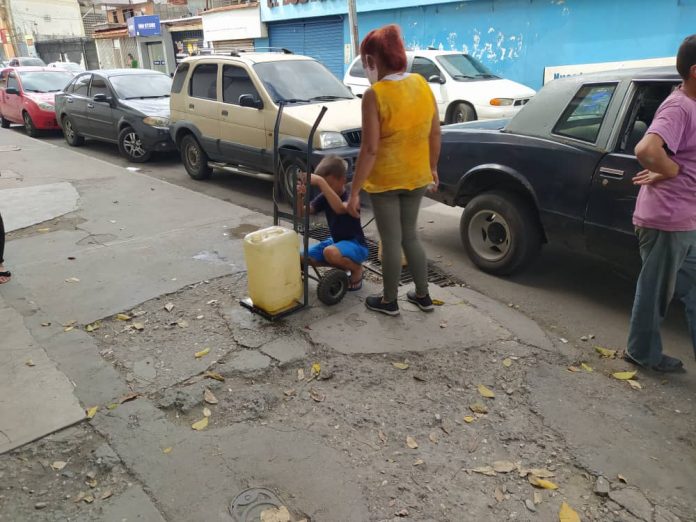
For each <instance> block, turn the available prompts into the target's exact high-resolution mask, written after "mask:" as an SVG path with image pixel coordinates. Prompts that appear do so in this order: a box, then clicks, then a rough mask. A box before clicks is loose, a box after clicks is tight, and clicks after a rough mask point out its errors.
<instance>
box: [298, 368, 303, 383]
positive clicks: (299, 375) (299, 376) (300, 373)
mask: <svg viewBox="0 0 696 522" xmlns="http://www.w3.org/2000/svg"><path fill="white" fill-rule="evenodd" d="M304 379H305V374H304V370H303V369H302V368H300V369H299V370H297V380H298V381H304Z"/></svg>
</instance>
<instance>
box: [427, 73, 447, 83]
mask: <svg viewBox="0 0 696 522" xmlns="http://www.w3.org/2000/svg"><path fill="white" fill-rule="evenodd" d="M428 83H439V84H440V85H442V84H443V83H445V79H444V78H443V77H442V76H440V75H439V74H433V75H432V76H431V77H430V78H428Z"/></svg>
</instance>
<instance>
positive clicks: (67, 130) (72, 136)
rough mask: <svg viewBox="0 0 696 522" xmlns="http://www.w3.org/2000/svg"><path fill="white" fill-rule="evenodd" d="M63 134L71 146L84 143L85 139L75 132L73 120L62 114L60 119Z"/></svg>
mask: <svg viewBox="0 0 696 522" xmlns="http://www.w3.org/2000/svg"><path fill="white" fill-rule="evenodd" d="M62 127H63V136H65V141H66V142H67V143H68V145H70V146H71V147H79V146H80V145H83V144H84V143H85V139H84V138H83V137H82V136H80V135H79V134H78V133H77V130H75V127H73V122H72V120H71V119H70V118H69V117H68V116H63V120H62Z"/></svg>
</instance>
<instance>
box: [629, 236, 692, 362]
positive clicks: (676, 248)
mask: <svg viewBox="0 0 696 522" xmlns="http://www.w3.org/2000/svg"><path fill="white" fill-rule="evenodd" d="M637 233H638V241H639V243H640V257H641V258H642V259H643V268H642V269H641V271H640V276H639V277H638V282H637V284H636V297H635V300H634V301H633V312H632V314H631V326H630V331H629V334H628V353H629V354H630V355H631V357H633V358H634V359H635V360H636V361H638V362H639V363H642V364H644V365H646V366H654V365H656V364H657V363H659V362H660V359H661V357H662V338H661V337H660V325H661V324H662V321H663V320H664V318H665V316H666V315H667V309H668V308H669V304H670V302H671V301H672V299H673V298H674V297H678V298H679V299H681V301H683V303H684V307H685V309H686V320H687V323H688V325H689V332H690V334H691V340H692V343H693V346H694V354H695V355H696V230H694V231H689V232H665V231H663V230H655V229H651V228H639V229H637Z"/></svg>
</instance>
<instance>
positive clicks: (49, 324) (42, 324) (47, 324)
mask: <svg viewBox="0 0 696 522" xmlns="http://www.w3.org/2000/svg"><path fill="white" fill-rule="evenodd" d="M41 326H51V323H50V322H45V323H41Z"/></svg>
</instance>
